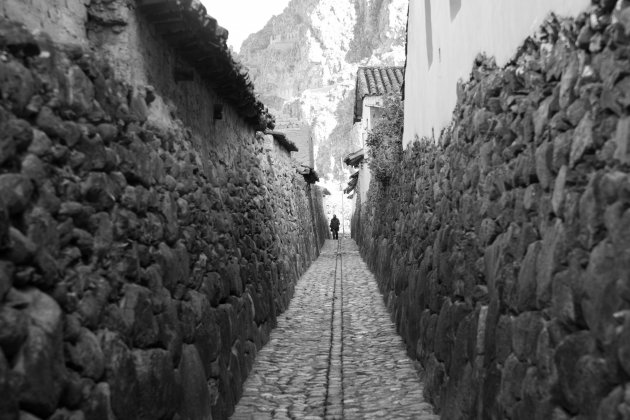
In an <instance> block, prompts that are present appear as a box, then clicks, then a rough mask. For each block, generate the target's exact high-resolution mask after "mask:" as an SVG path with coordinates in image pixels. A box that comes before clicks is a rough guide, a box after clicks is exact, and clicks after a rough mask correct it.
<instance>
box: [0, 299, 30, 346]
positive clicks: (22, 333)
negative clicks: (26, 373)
mask: <svg viewBox="0 0 630 420" xmlns="http://www.w3.org/2000/svg"><path fill="white" fill-rule="evenodd" d="M28 324H29V319H28V316H27V315H26V313H25V312H24V311H20V310H17V309H15V308H13V307H11V306H9V305H2V307H1V308H0V348H1V349H2V351H3V353H4V355H5V356H7V357H13V355H15V354H16V353H17V352H18V350H19V349H20V347H21V346H22V343H24V341H25V340H26V338H27V336H28Z"/></svg>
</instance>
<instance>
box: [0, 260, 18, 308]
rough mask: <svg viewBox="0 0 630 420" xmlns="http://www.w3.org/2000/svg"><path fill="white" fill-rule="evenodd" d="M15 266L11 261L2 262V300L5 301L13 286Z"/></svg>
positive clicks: (0, 275) (0, 272)
mask: <svg viewBox="0 0 630 420" xmlns="http://www.w3.org/2000/svg"><path fill="white" fill-rule="evenodd" d="M14 272H15V265H14V264H13V263H12V262H11V261H4V260H0V300H1V301H4V298H5V296H6V295H7V293H8V292H9V290H10V289H11V286H12V285H13V273H14Z"/></svg>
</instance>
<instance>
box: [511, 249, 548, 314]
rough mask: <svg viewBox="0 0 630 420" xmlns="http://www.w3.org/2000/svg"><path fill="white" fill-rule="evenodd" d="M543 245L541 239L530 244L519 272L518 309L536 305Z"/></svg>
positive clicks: (526, 308)
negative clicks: (540, 256)
mask: <svg viewBox="0 0 630 420" xmlns="http://www.w3.org/2000/svg"><path fill="white" fill-rule="evenodd" d="M541 248H542V246H541V241H536V242H534V243H532V244H530V245H529V247H528V248H527V254H526V255H525V259H524V260H523V262H522V264H521V269H520V271H519V273H518V300H517V302H518V303H517V304H518V309H519V310H521V311H527V310H532V309H535V308H536V307H537V305H536V285H537V281H536V277H537V271H536V270H537V268H536V265H537V264H536V263H537V261H538V254H539V253H540V250H541Z"/></svg>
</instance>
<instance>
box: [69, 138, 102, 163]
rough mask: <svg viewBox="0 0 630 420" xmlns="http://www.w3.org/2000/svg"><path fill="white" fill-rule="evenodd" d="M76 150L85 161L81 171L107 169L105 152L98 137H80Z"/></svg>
mask: <svg viewBox="0 0 630 420" xmlns="http://www.w3.org/2000/svg"><path fill="white" fill-rule="evenodd" d="M76 150H78V151H79V152H81V153H83V154H84V155H85V159H86V161H85V164H84V165H83V167H82V169H83V170H85V171H102V170H104V169H106V168H107V166H108V162H107V152H106V150H105V145H104V143H103V140H101V138H100V137H99V136H94V137H86V136H82V139H81V141H80V142H79V143H78V144H77V146H76Z"/></svg>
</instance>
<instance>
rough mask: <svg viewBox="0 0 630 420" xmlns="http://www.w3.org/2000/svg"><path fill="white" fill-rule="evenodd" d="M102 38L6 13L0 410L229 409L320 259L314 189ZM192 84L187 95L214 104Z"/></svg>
mask: <svg viewBox="0 0 630 420" xmlns="http://www.w3.org/2000/svg"><path fill="white" fill-rule="evenodd" d="M92 4H98V2H92ZM95 45H96V44H94V45H93V48H94V49H92V50H89V49H87V48H83V47H80V46H79V47H77V46H63V45H55V44H54V43H53V42H52V40H51V39H50V38H48V37H47V36H46V35H45V34H42V33H39V34H37V35H32V34H31V33H29V32H28V31H26V30H25V29H23V28H22V27H21V26H19V25H16V24H12V23H10V22H8V21H4V20H1V21H0V396H1V397H0V418H1V419H18V418H28V419H38V418H53V419H70V418H73V419H74V418H107V419H119V420H122V419H130V420H131V419H147V420H149V419H151V420H153V419H171V418H180V419H208V418H215V419H218V418H226V417H227V416H228V415H229V413H231V412H232V410H233V406H234V404H235V402H236V401H237V400H238V398H239V396H240V393H241V385H242V383H243V381H244V380H245V377H246V376H247V374H248V372H249V371H250V369H251V367H252V363H253V360H254V357H255V355H256V352H257V350H258V349H260V347H261V346H262V345H263V344H264V343H265V342H266V341H267V340H268V336H269V332H270V330H271V329H272V328H273V326H274V324H275V319H276V316H277V315H278V314H279V313H280V312H281V311H282V310H283V309H284V308H285V307H286V305H287V303H288V301H289V299H290V297H291V294H292V292H293V286H294V284H295V282H296V281H297V278H298V276H299V275H300V274H301V273H302V272H303V271H304V270H305V269H306V268H307V267H308V265H309V264H310V262H311V261H312V259H314V258H315V257H316V256H317V250H318V249H319V246H321V242H322V238H323V237H322V236H317V235H316V234H315V233H314V232H315V229H314V227H313V225H312V223H310V224H309V222H311V221H312V220H314V219H315V220H317V219H318V218H319V219H321V218H323V217H324V215H323V207H322V206H321V201H317V200H318V198H317V197H320V196H321V194H320V195H319V196H317V194H314V196H315V198H314V201H315V202H317V203H318V204H317V206H318V207H316V208H314V211H315V212H316V213H318V214H317V216H316V217H314V216H312V215H311V212H310V211H311V208H313V207H309V194H310V193H311V190H310V187H309V186H307V185H306V183H305V182H304V180H303V179H302V177H301V176H300V175H298V174H297V173H296V170H295V167H291V166H290V164H289V163H286V164H283V165H278V166H276V165H275V164H273V162H271V161H270V160H269V159H271V160H273V158H270V157H269V154H268V152H267V151H266V150H265V143H264V140H263V136H261V135H258V136H257V135H256V133H255V132H254V129H253V128H251V127H249V126H248V125H247V124H246V123H244V122H243V121H242V120H241V119H240V118H239V116H238V115H237V114H236V112H235V111H234V110H232V109H231V108H230V106H228V105H226V106H225V108H224V119H223V120H222V121H220V122H217V125H216V126H214V128H212V127H211V125H212V123H211V122H208V120H207V119H208V118H211V115H207V114H203V113H200V114H197V115H196V116H191V115H188V116H186V117H185V118H184V119H185V120H186V121H188V120H194V119H195V118H197V119H198V120H197V121H196V123H195V124H192V123H191V124H190V125H189V124H188V123H187V122H186V123H185V122H182V121H181V120H179V119H178V117H179V116H180V115H181V114H180V113H178V112H177V111H176V108H177V107H179V106H180V105H179V104H178V99H177V98H178V96H177V95H175V98H173V99H171V98H170V97H169V96H168V94H169V93H170V92H171V91H169V90H167V89H165V88H164V86H165V85H162V84H160V83H156V84H155V86H154V87H148V86H144V85H132V84H131V82H132V80H124V79H123V80H121V79H119V78H117V77H115V72H114V70H113V69H112V67H111V66H110V65H109V64H108V63H107V60H106V58H107V55H106V54H100V52H99V50H98V48H97V47H96V46H95ZM151 48H153V47H151ZM162 48H163V49H162V50H155V51H154V54H155V55H157V56H167V55H168V54H173V51H171V50H169V49H168V48H166V47H162ZM103 57H105V58H103ZM165 71H168V72H170V71H171V69H170V68H165ZM169 74H170V73H169ZM190 83H191V85H189V87H188V89H189V90H188V92H189V93H190V94H189V95H181V96H179V98H180V99H179V101H180V102H183V101H188V103H189V106H192V105H190V104H199V103H209V104H211V102H212V101H213V100H216V95H214V94H213V93H212V90H211V88H210V87H209V85H208V84H207V83H206V82H204V81H203V80H201V79H200V78H198V77H196V78H195V79H194V80H193V81H191V82H190ZM170 86H171V89H172V90H173V91H176V90H177V86H176V85H175V84H171V85H170ZM206 94H207V95H208V97H209V98H210V101H208V100H205V99H203V95H206ZM194 95H196V96H194ZM213 95H214V96H213ZM182 98H183V99H182ZM169 101H171V102H173V105H168V106H166V105H165V104H168V103H169ZM204 101H206V102H204ZM205 109H206V108H202V109H199V111H204V110H205ZM218 124H223V125H221V126H219V125H218ZM212 130H215V131H212ZM317 229H319V231H321V226H320V227H317ZM296 255H297V256H299V257H296Z"/></svg>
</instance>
